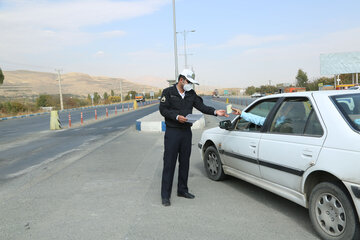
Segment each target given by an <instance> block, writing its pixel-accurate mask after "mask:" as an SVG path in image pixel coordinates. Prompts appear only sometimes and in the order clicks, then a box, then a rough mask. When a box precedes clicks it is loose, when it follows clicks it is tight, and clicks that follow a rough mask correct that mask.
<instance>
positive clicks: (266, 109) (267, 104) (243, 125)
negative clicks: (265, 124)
mask: <svg viewBox="0 0 360 240" xmlns="http://www.w3.org/2000/svg"><path fill="white" fill-rule="evenodd" d="M277 100H278V98H271V99H265V100H263V101H261V102H259V103H256V104H255V105H254V106H252V107H251V108H250V109H249V110H248V111H246V112H248V113H251V114H254V115H257V116H260V117H264V118H266V117H267V116H268V114H269V113H270V111H271V110H272V109H273V108H274V106H275V104H276V102H277ZM261 128H262V126H258V125H255V124H253V123H251V122H248V121H246V120H245V119H242V118H239V119H238V120H237V123H236V126H235V130H239V131H251V132H258V131H260V130H261Z"/></svg>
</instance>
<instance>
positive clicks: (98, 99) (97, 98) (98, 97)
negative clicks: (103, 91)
mask: <svg viewBox="0 0 360 240" xmlns="http://www.w3.org/2000/svg"><path fill="white" fill-rule="evenodd" d="M99 102H100V95H99V94H98V93H97V92H94V104H98V103H99Z"/></svg>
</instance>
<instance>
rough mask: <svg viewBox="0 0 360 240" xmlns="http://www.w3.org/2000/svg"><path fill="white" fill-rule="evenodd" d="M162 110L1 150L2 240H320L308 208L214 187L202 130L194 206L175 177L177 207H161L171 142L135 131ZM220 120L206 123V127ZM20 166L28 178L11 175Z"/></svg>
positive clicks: (193, 177) (193, 178)
mask: <svg viewBox="0 0 360 240" xmlns="http://www.w3.org/2000/svg"><path fill="white" fill-rule="evenodd" d="M204 101H205V103H207V104H211V105H213V106H215V107H216V108H224V107H225V104H224V103H221V102H213V101H211V100H210V99H208V98H205V100H204ZM157 108H158V105H155V106H151V107H149V108H144V109H142V110H139V111H134V112H130V113H127V114H124V115H122V116H118V117H114V118H110V119H107V120H104V121H99V122H96V123H93V124H90V125H86V126H83V127H79V128H72V129H68V130H61V131H56V132H50V134H49V133H47V132H39V134H36V135H37V137H36V138H33V139H28V143H27V144H26V142H22V145H19V146H14V148H13V149H12V148H8V149H7V150H6V151H5V152H3V151H1V152H0V154H1V158H2V159H1V163H0V169H1V170H2V171H3V172H2V173H0V175H1V176H2V177H3V180H2V181H0V239H5V240H8V239H9V240H10V239H11V240H28V239H29V240H33V239H34V240H49V239H61V240H67V239H69V240H70V239H76V240H78V239H79V240H82V239H84V240H85V239H86V240H92V239H94V240H98V239H109V240H110V239H111V240H112V239H115V240H118V239H121V240H122V239H124V240H131V239H136V240H137V239H147V240H148V239H156V240H162V239H164V240H169V239H171V240H173V239H174V240H184V239H196V240H202V239H204V240H212V239H214V240H222V239H224V240H225V239H226V240H228V239H244V240H249V239H250V240H252V239H254V240H260V239H261V240H262V239H280V240H282V239H284V240H288V239H297V240H305V239H306V240H312V239H318V238H317V237H316V235H315V233H314V231H313V229H312V227H311V224H310V220H309V217H308V213H307V210H306V209H304V208H302V207H301V206H298V205H296V204H294V203H292V202H290V201H288V200H286V199H284V198H281V197H279V196H277V195H274V194H272V193H270V192H268V191H265V190H263V189H261V188H258V187H256V186H253V185H251V184H248V183H246V182H244V181H241V180H238V179H235V178H232V177H228V178H227V179H226V180H225V181H221V182H214V181H211V180H209V179H208V178H207V177H206V173H205V171H204V167H203V163H202V160H201V157H200V153H199V149H198V148H197V143H198V141H199V140H200V136H201V133H202V131H203V130H193V148H192V156H191V163H190V173H189V190H190V192H192V193H194V194H195V195H196V198H195V199H193V200H189V199H184V198H179V197H177V196H176V183H177V176H175V177H174V185H173V186H174V187H173V195H172V198H171V203H172V205H171V206H170V207H163V206H162V205H161V198H160V182H161V171H162V154H163V141H164V140H163V137H164V134H163V133H144V132H138V131H136V130H135V127H134V126H133V123H131V122H133V121H134V119H137V118H140V117H141V115H145V114H147V113H150V112H152V111H155V110H157ZM219 120H222V118H216V117H213V116H206V124H207V126H206V127H207V128H209V127H213V126H216V125H217V124H218V121H219ZM129 126H130V127H129ZM17 152H18V153H17ZM4 153H7V154H9V155H8V156H7V157H5V158H3V157H4ZM11 154H13V155H11ZM44 154H45V156H42V155H44ZM12 157H14V158H13V160H14V161H13V162H7V161H4V159H5V160H6V159H8V158H12ZM38 158H41V159H42V160H41V163H39V164H37V165H36V164H35V165H32V166H30V167H28V165H27V161H29V162H34V161H37V159H38ZM21 159H22V160H21ZM16 165H18V166H20V167H25V168H24V169H25V171H23V172H19V171H17V172H16V171H15V172H13V171H11V170H12V168H11V166H16ZM3 169H7V171H5V170H3Z"/></svg>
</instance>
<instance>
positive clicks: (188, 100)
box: [159, 84, 215, 128]
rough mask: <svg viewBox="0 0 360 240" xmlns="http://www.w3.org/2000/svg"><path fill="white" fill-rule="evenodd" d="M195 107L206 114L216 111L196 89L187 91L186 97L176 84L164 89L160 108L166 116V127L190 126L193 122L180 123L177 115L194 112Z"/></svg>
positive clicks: (212, 113)
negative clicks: (207, 104) (206, 103)
mask: <svg viewBox="0 0 360 240" xmlns="http://www.w3.org/2000/svg"><path fill="white" fill-rule="evenodd" d="M193 107H195V108H196V109H197V110H199V111H200V112H202V113H204V114H209V115H214V113H215V108H213V107H209V106H206V105H205V104H204V103H203V100H202V98H201V97H199V96H198V95H197V94H196V92H195V91H194V90H191V91H188V92H185V97H184V99H183V98H182V97H181V96H180V94H179V92H178V90H177V88H176V84H175V85H173V86H171V87H168V88H165V89H164V90H163V92H162V95H161V99H160V106H159V110H160V113H161V115H163V116H164V117H165V124H166V127H175V128H190V127H191V126H192V124H191V123H180V122H179V121H178V120H176V116H177V115H182V116H184V117H186V115H188V114H191V113H192V109H193Z"/></svg>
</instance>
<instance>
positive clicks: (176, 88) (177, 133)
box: [159, 69, 228, 206]
mask: <svg viewBox="0 0 360 240" xmlns="http://www.w3.org/2000/svg"><path fill="white" fill-rule="evenodd" d="M193 84H199V83H198V82H197V81H196V80H195V75H194V73H193V72H192V71H191V70H189V69H184V70H183V71H182V72H181V73H180V75H179V77H178V82H177V84H175V85H173V86H171V87H168V88H165V89H164V90H163V92H162V96H161V99H160V107H159V110H160V113H161V115H162V116H164V117H165V124H166V131H165V137H164V166H163V172H162V181H161V199H162V204H163V205H164V206H170V196H171V189H172V183H173V178H174V172H175V166H176V160H177V158H178V157H179V174H178V186H177V195H178V196H179V197H184V198H189V199H193V198H195V196H194V195H193V194H191V193H189V189H188V185H187V182H188V174H189V161H190V154H191V138H192V133H191V126H192V124H191V123H188V122H187V119H186V117H185V116H187V115H188V114H191V113H192V109H193V107H195V108H196V109H198V110H199V111H201V112H202V113H204V114H209V115H215V116H216V115H217V116H228V115H226V111H225V110H215V109H214V108H213V107H209V106H206V105H204V103H203V100H202V98H201V97H199V96H198V95H197V94H196V93H195V91H194V90H193Z"/></svg>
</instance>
